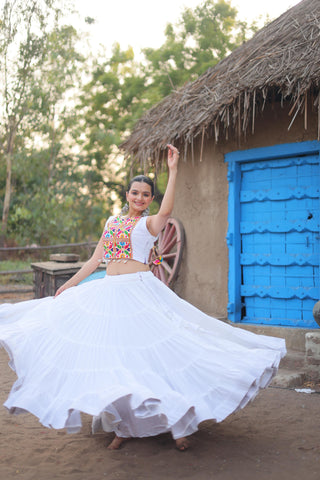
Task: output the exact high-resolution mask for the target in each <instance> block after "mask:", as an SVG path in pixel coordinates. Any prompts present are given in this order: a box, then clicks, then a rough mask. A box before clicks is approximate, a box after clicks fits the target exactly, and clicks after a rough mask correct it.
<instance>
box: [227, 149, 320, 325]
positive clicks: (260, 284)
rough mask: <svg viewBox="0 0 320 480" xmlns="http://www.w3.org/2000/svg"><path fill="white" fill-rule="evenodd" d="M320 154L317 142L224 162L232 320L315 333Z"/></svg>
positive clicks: (234, 155) (254, 152)
mask: <svg viewBox="0 0 320 480" xmlns="http://www.w3.org/2000/svg"><path fill="white" fill-rule="evenodd" d="M319 152H320V142H317V141H315V142H302V143H293V144H285V145H278V146H274V147H267V148H258V149H251V150H247V151H238V152H232V153H229V154H227V155H226V156H225V159H226V161H227V162H228V180H229V202H228V205H229V212H228V222H229V229H228V235H227V243H228V247H229V304H228V316H229V318H230V319H231V320H232V321H234V322H242V323H256V324H264V325H278V326H290V327H300V328H301V327H303V328H318V325H317V324H316V322H315V321H314V319H313V316H312V308H313V305H314V303H315V302H316V301H317V300H319V298H320V287H319V285H320V282H319V275H320V274H319V243H320V240H319V224H320V194H319V190H320V175H319V173H320V165H319Z"/></svg>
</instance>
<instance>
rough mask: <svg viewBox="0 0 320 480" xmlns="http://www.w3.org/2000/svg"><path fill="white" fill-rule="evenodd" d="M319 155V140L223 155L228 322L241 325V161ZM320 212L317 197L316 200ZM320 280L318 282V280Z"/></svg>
mask: <svg viewBox="0 0 320 480" xmlns="http://www.w3.org/2000/svg"><path fill="white" fill-rule="evenodd" d="M316 153H318V155H319V158H320V141H318V140H314V141H308V142H300V143H285V144H280V145H274V146H271V147H260V148H252V149H249V150H237V151H235V152H230V153H227V154H225V162H227V163H228V177H227V178H228V184H229V198H228V233H227V236H226V241H227V245H228V249H229V273H228V307H227V310H228V319H229V320H231V321H232V322H234V323H239V322H241V319H242V317H241V310H242V303H241V294H240V287H241V265H240V253H241V235H240V220H241V219H240V184H241V168H240V164H241V163H244V162H246V163H247V162H257V161H269V160H275V159H283V158H289V157H293V156H297V155H299V156H306V155H310V154H316ZM319 211H320V198H319ZM319 280H320V279H319Z"/></svg>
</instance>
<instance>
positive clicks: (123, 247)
mask: <svg viewBox="0 0 320 480" xmlns="http://www.w3.org/2000/svg"><path fill="white" fill-rule="evenodd" d="M140 218H141V217H121V216H118V217H116V218H114V219H113V220H111V222H110V223H109V225H108V227H107V229H106V230H105V231H104V233H103V235H104V238H105V241H104V244H103V248H104V255H103V256H104V258H105V259H111V258H118V259H120V258H132V245H131V233H132V230H133V229H134V227H135V226H136V224H137V222H138V220H140Z"/></svg>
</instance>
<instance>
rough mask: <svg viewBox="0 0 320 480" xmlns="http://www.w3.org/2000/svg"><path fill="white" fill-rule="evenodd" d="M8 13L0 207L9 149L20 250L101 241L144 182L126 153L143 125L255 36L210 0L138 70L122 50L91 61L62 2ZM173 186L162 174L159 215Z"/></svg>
mask: <svg viewBox="0 0 320 480" xmlns="http://www.w3.org/2000/svg"><path fill="white" fill-rule="evenodd" d="M14 8H15V10H14ZM19 9H20V10H19ZM14 12H15V13H14ZM2 13H3V15H2V23H1V22H0V75H1V78H2V79H4V80H5V82H4V83H3V85H6V88H5V89H4V90H3V97H4V105H5V106H6V108H5V109H3V111H2V113H0V207H2V204H1V202H2V199H3V198H4V195H5V191H6V190H7V184H6V160H7V159H8V158H9V157H8V156H7V154H6V151H7V150H8V145H9V144H10V158H9V159H10V162H11V164H12V182H11V187H12V191H11V201H10V212H9V216H8V223H7V236H8V237H11V238H14V239H15V241H16V242H17V243H20V244H25V243H39V244H52V243H60V242H72V241H75V242H77V241H81V240H83V239H84V238H85V237H88V236H89V237H94V238H97V236H98V235H99V233H100V230H101V228H102V224H103V222H104V219H105V218H106V217H107V216H108V215H109V214H110V213H111V212H112V206H113V204H114V202H117V203H118V205H119V206H120V204H122V203H124V199H125V190H126V185H127V184H128V181H129V177H130V176H131V174H138V173H141V172H142V168H140V167H139V166H137V165H135V166H134V167H133V166H132V164H131V161H130V159H124V158H123V157H122V156H121V152H119V149H118V146H119V145H120V143H121V142H122V141H123V139H124V138H125V136H126V135H127V134H128V133H129V132H130V131H131V130H132V128H133V125H134V124H135V122H136V121H137V120H139V119H140V118H141V116H142V115H143V114H144V113H145V112H146V111H147V110H148V109H149V108H150V107H151V106H153V105H154V104H155V103H157V102H159V101H161V100H162V99H163V98H164V97H165V96H166V95H168V94H170V93H171V92H172V90H173V89H176V88H178V87H180V86H182V85H184V84H185V83H186V82H190V81H193V80H194V79H196V78H197V77H198V76H199V75H201V74H202V73H203V72H205V71H206V70H207V69H208V68H209V67H212V66H214V65H215V64H216V63H217V62H219V61H220V60H221V59H222V58H224V57H225V56H226V55H227V54H228V53H229V52H231V51H232V50H233V49H234V48H235V47H237V46H238V45H240V44H241V43H242V42H243V41H245V40H246V38H247V36H248V35H249V34H251V32H253V31H254V29H255V28H256V27H255V25H254V24H253V25H251V26H248V25H247V23H246V22H240V21H238V20H237V11H236V9H235V8H233V7H232V5H231V2H230V1H226V0H204V1H203V2H202V3H201V4H199V6H198V7H196V8H195V9H190V8H185V10H184V11H183V12H182V15H181V18H180V19H179V21H178V22H177V23H176V24H173V23H168V24H167V26H166V30H165V41H164V43H163V45H162V46H161V47H159V48H145V49H144V50H143V52H142V58H140V60H137V59H136V58H135V55H134V51H133V49H132V48H131V47H129V48H127V49H125V50H121V48H120V45H119V44H118V43H115V44H114V45H113V49H112V52H111V55H109V56H107V55H104V56H103V57H102V58H101V57H94V58H92V56H90V57H88V58H85V57H84V56H83V54H80V53H79V48H78V47H77V45H78V44H79V41H80V37H79V35H78V33H77V32H76V30H75V29H74V27H73V26H71V25H64V24H63V22H62V21H60V19H63V15H64V14H65V10H63V9H62V8H61V7H60V0H16V1H13V0H6V1H5V7H4V9H3V12H2ZM13 13H14V14H13ZM10 15H11V16H10ZM10 19H11V20H10ZM28 19H29V20H30V21H29V23H28V21H27V20H28ZM85 21H86V22H87V23H88V24H94V20H93V19H92V18H91V17H87V18H86V20H85ZM83 78H86V79H87V80H86V81H87V83H86V84H85V85H82V79H83ZM88 78H89V79H88ZM11 134H14V135H13V136H12V135H11ZM10 135H11V137H10ZM10 138H11V140H12V138H14V144H13V143H12V142H11V143H10V141H11V140H10ZM7 164H8V162H7ZM166 179H167V174H166V172H163V173H160V174H159V173H158V177H157V185H156V202H155V203H154V204H153V205H152V210H151V213H155V212H156V211H157V208H158V204H159V202H160V201H161V198H162V196H163V193H164V190H165V185H166Z"/></svg>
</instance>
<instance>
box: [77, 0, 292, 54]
mask: <svg viewBox="0 0 320 480" xmlns="http://www.w3.org/2000/svg"><path fill="white" fill-rule="evenodd" d="M202 1H203V0H160V1H157V2H154V1H153V0H74V4H75V7H76V9H77V10H78V11H79V14H80V16H81V17H82V19H84V18H85V17H86V16H88V17H93V18H95V20H96V23H95V24H93V25H90V26H89V25H87V24H85V22H84V21H83V20H82V21H81V20H80V19H78V20H77V24H78V26H79V27H81V30H85V31H88V32H89V33H90V38H91V44H92V45H93V46H94V47H95V46H98V45H99V44H102V45H104V46H105V47H107V49H109V48H111V46H112V44H113V43H115V42H119V43H120V45H121V48H122V49H124V48H127V47H128V45H130V46H132V47H133V48H134V50H135V52H137V53H138V52H139V51H140V50H141V49H142V48H145V47H153V48H156V47H160V46H161V45H162V43H163V40H164V33H163V32H164V29H165V26H166V24H167V23H168V22H171V23H176V22H177V21H178V20H179V17H180V15H181V12H182V11H183V9H184V7H190V8H195V7H196V6H197V5H199V4H200V3H202ZM299 1H300V0H267V1H261V0H232V1H231V4H232V5H233V6H235V7H236V8H237V9H238V11H239V18H240V19H241V20H247V21H251V20H253V19H255V18H257V17H259V15H263V16H265V15H266V14H269V16H270V18H272V19H274V18H277V17H278V16H279V15H281V14H282V13H284V12H285V11H286V10H288V8H290V7H292V6H294V5H296V4H297V3H299Z"/></svg>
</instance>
